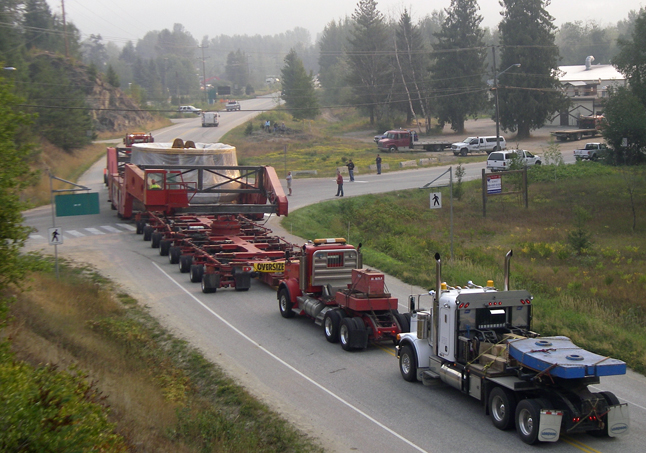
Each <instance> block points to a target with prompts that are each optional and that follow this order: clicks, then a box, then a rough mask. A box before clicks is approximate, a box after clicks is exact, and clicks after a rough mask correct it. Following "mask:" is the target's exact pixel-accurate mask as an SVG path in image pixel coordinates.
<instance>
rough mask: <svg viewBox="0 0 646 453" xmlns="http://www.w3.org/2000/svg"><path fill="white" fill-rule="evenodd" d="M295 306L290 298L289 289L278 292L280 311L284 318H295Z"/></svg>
mask: <svg viewBox="0 0 646 453" xmlns="http://www.w3.org/2000/svg"><path fill="white" fill-rule="evenodd" d="M293 307H294V304H293V303H292V301H291V299H290V298H289V291H287V288H282V289H281V290H280V291H278V309H279V310H280V315H281V316H282V317H283V318H293V317H294V315H295V314H296V313H294V311H293V310H292V308H293Z"/></svg>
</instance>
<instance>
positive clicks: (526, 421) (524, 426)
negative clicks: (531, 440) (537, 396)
mask: <svg viewBox="0 0 646 453" xmlns="http://www.w3.org/2000/svg"><path fill="white" fill-rule="evenodd" d="M518 421H519V422H520V423H519V425H520V426H519V429H520V430H521V432H522V433H523V435H525V436H529V435H531V433H532V431H533V430H534V418H533V417H532V414H530V413H529V411H528V410H527V409H523V410H522V411H521V412H520V415H519V417H518Z"/></svg>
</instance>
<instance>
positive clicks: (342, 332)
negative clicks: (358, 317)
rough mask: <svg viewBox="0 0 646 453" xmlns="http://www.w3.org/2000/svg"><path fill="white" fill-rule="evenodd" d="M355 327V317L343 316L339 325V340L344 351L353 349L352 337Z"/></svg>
mask: <svg viewBox="0 0 646 453" xmlns="http://www.w3.org/2000/svg"><path fill="white" fill-rule="evenodd" d="M354 329H355V323H354V318H343V319H342V320H341V326H340V327H339V341H340V342H341V347H342V348H343V350H344V351H352V337H353V332H354Z"/></svg>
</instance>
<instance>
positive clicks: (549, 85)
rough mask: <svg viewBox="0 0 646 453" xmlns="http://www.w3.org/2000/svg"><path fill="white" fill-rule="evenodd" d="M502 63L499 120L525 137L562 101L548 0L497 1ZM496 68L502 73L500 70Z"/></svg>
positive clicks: (553, 28)
mask: <svg viewBox="0 0 646 453" xmlns="http://www.w3.org/2000/svg"><path fill="white" fill-rule="evenodd" d="M501 4H502V6H503V7H504V10H503V13H502V15H503V19H502V21H501V22H500V25H499V26H498V28H499V30H500V44H501V46H502V50H501V54H502V55H501V62H500V66H499V67H500V69H502V72H505V71H506V70H507V68H509V67H511V66H512V65H515V64H518V63H520V64H521V67H520V68H518V69H515V70H513V71H511V70H510V71H508V72H505V73H504V74H502V72H501V74H502V75H501V76H500V77H499V78H498V89H499V92H498V99H499V102H500V104H499V107H500V124H501V126H502V128H503V129H505V130H509V131H511V132H516V131H518V134H517V138H519V139H525V138H529V134H530V131H531V130H532V129H536V128H539V127H541V126H543V125H544V124H545V120H546V119H547V117H548V116H549V115H551V114H553V113H554V112H558V111H560V110H561V108H562V107H564V106H565V105H566V102H567V100H566V98H565V96H564V94H563V93H562V92H561V89H560V88H561V84H560V82H559V79H558V61H559V50H558V47H556V45H555V43H554V30H555V28H556V27H555V26H554V25H553V22H554V18H553V17H552V16H551V15H550V14H549V13H548V12H547V10H546V9H545V8H546V7H547V6H548V5H549V4H550V1H549V0H501ZM495 69H496V71H498V72H500V71H499V69H498V68H495Z"/></svg>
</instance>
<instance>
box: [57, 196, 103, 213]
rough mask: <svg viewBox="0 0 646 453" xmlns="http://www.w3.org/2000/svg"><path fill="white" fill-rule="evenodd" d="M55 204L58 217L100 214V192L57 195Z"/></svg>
mask: <svg viewBox="0 0 646 453" xmlns="http://www.w3.org/2000/svg"><path fill="white" fill-rule="evenodd" d="M54 203H55V204H56V216H57V217H65V216H71V215H90V214H99V213H100V209H99V193H98V192H90V193H72V194H66V195H56V196H55V197H54Z"/></svg>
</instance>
